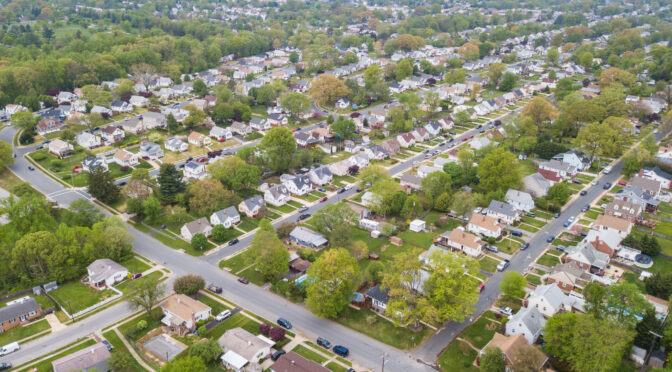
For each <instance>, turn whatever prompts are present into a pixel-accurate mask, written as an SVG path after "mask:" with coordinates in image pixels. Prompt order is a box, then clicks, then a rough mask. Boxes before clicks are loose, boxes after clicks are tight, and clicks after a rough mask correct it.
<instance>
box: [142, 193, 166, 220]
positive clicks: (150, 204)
mask: <svg viewBox="0 0 672 372" xmlns="http://www.w3.org/2000/svg"><path fill="white" fill-rule="evenodd" d="M142 210H143V214H144V215H145V216H146V217H147V222H149V223H151V224H153V223H156V222H157V221H158V220H159V217H161V215H162V214H163V209H162V208H161V202H160V201H159V200H158V199H157V198H155V197H153V196H150V197H149V198H147V199H145V201H143V202H142Z"/></svg>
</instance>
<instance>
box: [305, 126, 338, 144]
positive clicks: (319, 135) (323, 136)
mask: <svg viewBox="0 0 672 372" xmlns="http://www.w3.org/2000/svg"><path fill="white" fill-rule="evenodd" d="M310 135H311V136H313V138H315V139H316V140H317V141H318V142H321V143H326V142H331V141H332V140H333V139H334V135H333V134H331V133H330V131H329V128H321V127H318V128H313V130H311V131H310Z"/></svg>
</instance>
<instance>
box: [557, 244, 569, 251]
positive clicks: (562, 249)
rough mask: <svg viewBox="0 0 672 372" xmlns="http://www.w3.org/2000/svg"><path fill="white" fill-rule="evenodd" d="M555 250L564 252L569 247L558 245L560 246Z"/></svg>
mask: <svg viewBox="0 0 672 372" xmlns="http://www.w3.org/2000/svg"><path fill="white" fill-rule="evenodd" d="M555 248H556V249H557V250H559V251H561V252H564V251H566V250H567V247H565V246H564V245H558V246H557V247H555Z"/></svg>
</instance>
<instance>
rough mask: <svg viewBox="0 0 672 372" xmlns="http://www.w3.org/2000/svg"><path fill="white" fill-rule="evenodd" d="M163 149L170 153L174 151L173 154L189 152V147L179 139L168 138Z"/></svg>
mask: <svg viewBox="0 0 672 372" xmlns="http://www.w3.org/2000/svg"><path fill="white" fill-rule="evenodd" d="M163 147H165V148H166V150H168V151H173V152H184V151H187V150H189V145H188V144H187V143H186V142H184V141H182V140H180V139H178V138H175V137H173V138H168V139H167V140H166V141H165V142H164V143H163Z"/></svg>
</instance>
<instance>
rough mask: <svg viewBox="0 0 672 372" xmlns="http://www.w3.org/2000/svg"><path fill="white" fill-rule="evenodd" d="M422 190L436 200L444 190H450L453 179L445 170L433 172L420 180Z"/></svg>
mask: <svg viewBox="0 0 672 372" xmlns="http://www.w3.org/2000/svg"><path fill="white" fill-rule="evenodd" d="M420 185H421V186H422V190H423V191H424V192H425V195H427V196H428V197H429V198H430V199H431V200H435V199H436V198H438V197H439V195H441V194H442V193H444V192H449V191H450V185H451V179H450V176H449V175H448V174H447V173H445V172H441V171H438V172H433V173H431V174H429V175H427V177H425V178H423V179H422V181H421V182H420Z"/></svg>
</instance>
